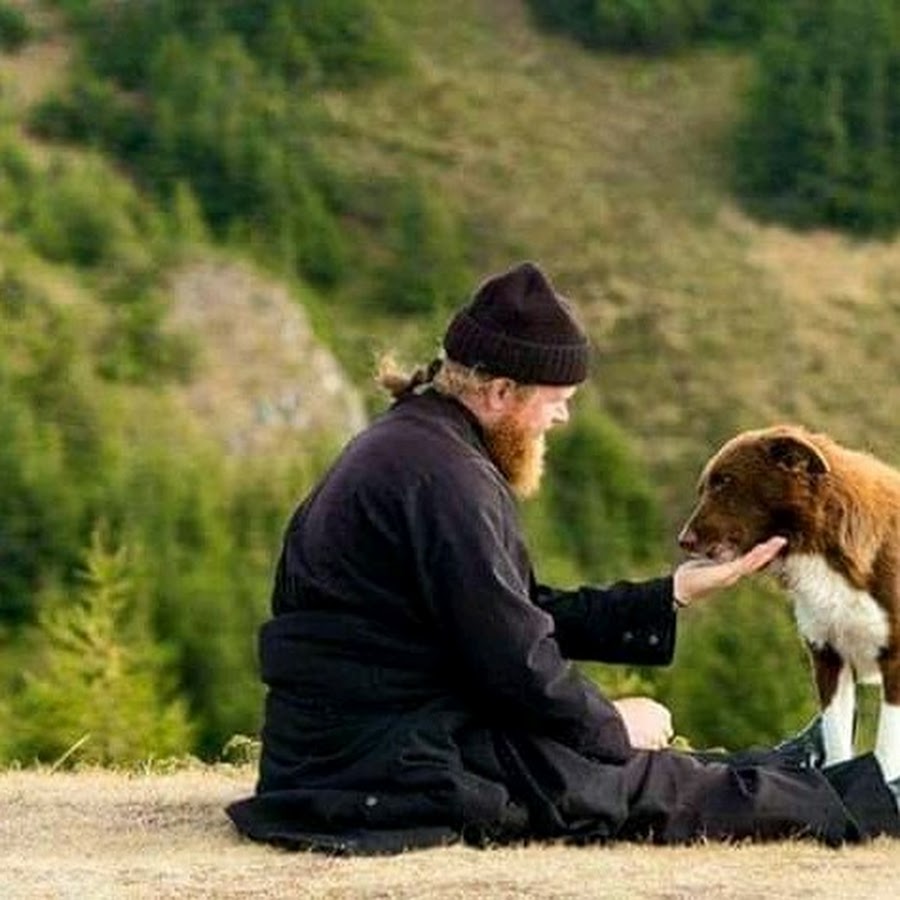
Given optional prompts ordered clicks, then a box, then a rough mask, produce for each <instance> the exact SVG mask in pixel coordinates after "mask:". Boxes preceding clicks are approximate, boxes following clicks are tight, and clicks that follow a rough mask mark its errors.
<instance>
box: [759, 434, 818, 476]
mask: <svg viewBox="0 0 900 900" xmlns="http://www.w3.org/2000/svg"><path fill="white" fill-rule="evenodd" d="M766 452H767V453H768V456H769V459H771V460H772V462H774V463H776V464H777V465H779V466H781V467H782V468H783V469H787V470H788V471H790V472H806V473H808V474H810V475H824V474H825V473H826V472H829V471H830V470H831V467H830V466H829V465H828V460H827V459H825V457H824V456H823V455H822V453H821V451H820V450H819V448H818V447H816V446H815V444H813V443H811V442H810V441H807V440H804V439H803V438H801V437H798V436H796V435H779V436H778V437H773V438H770V439H769V441H768V443H767V446H766Z"/></svg>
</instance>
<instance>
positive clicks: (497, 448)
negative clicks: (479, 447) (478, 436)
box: [484, 418, 546, 499]
mask: <svg viewBox="0 0 900 900" xmlns="http://www.w3.org/2000/svg"><path fill="white" fill-rule="evenodd" d="M484 437H485V443H486V444H487V448H488V452H489V453H490V455H491V459H492V460H493V461H494V464H495V465H496V466H497V468H498V469H499V470H500V471H501V473H502V474H503V476H504V477H505V478H506V480H507V481H508V482H509V484H510V487H511V488H512V489H513V492H514V493H515V494H516V496H518V497H521V498H522V499H525V498H527V497H531V496H533V495H534V494H536V493H537V490H538V488H539V487H540V486H541V477H542V476H543V474H544V452H545V450H546V444H545V441H544V436H543V435H539V436H538V437H533V436H532V435H530V434H528V433H527V432H526V431H524V430H523V429H522V428H521V427H520V426H519V425H517V424H516V423H515V422H514V421H513V420H512V419H510V418H505V419H501V420H500V421H499V422H498V423H497V424H496V425H494V426H493V427H491V428H486V429H485V435H484Z"/></svg>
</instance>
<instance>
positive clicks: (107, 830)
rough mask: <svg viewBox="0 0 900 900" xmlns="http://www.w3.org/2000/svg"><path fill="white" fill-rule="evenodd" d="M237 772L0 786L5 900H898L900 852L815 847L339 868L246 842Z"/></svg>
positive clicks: (460, 854)
mask: <svg viewBox="0 0 900 900" xmlns="http://www.w3.org/2000/svg"><path fill="white" fill-rule="evenodd" d="M252 783H253V773H252V771H251V770H249V769H241V768H231V767H224V768H200V767H198V768H195V769H186V770H183V771H178V772H175V773H173V774H146V775H144V774H142V775H125V774H121V773H115V772H109V771H87V772H80V773H75V774H73V773H56V774H48V773H46V772H40V771H22V772H16V771H13V772H7V773H4V774H0V810H2V815H0V894H2V896H3V897H4V898H5V900H13V898H62V897H79V898H80V897H90V898H98V900H99V898H112V897H153V898H156V897H160V898H162V897H178V898H183V897H188V898H189V897H216V898H229V897H279V898H280V897H292V898H304V897H310V898H312V897H315V898H352V897H367V898H370V897H378V898H431V897H436V898H457V897H458V898H463V897H465V898H471V897H490V898H515V897H534V898H537V897H541V898H569V897H571V898H576V897H577V898H587V897H604V898H610V900H618V898H622V900H625V898H628V900H641V898H659V900H662V898H665V900H677V898H688V897H697V896H702V897H711V898H713V897H714V898H734V900H738V898H740V900H750V898H763V897H765V898H770V897H777V898H797V900H801V898H802V900H808V898H809V897H810V896H825V897H828V896H832V897H843V898H861V900H862V898H865V900H876V898H882V897H883V898H887V897H894V896H896V882H897V879H898V877H900V852H898V851H900V846H898V844H897V843H896V842H890V841H877V842H875V843H873V844H870V845H868V846H864V847H848V848H845V849H842V850H829V849H826V848H822V847H819V846H817V845H814V844H811V843H783V844H776V845H765V846H752V845H744V846H739V847H726V846H719V845H706V846H697V847H691V848H656V847H644V846H633V845H622V846H612V847H586V848H573V847H558V846H550V847H528V848H516V849H503V850H488V851H483V850H473V849H469V848H465V847H449V848H444V849H434V850H425V851H419V852H415V853H408V854H404V855H401V856H396V857H385V858H355V859H336V858H329V857H325V856H321V855H318V854H306V853H299V854H292V853H285V852H282V851H279V850H275V849H273V848H269V847H266V846H260V845H256V844H252V843H250V842H247V841H244V840H242V839H240V838H239V837H238V836H237V835H236V834H235V833H234V831H233V830H232V828H231V826H230V823H229V822H228V820H227V819H226V817H225V815H224V813H223V811H222V808H223V806H224V805H225V804H226V803H228V802H229V801H231V800H233V799H235V798H237V797H240V796H243V795H245V794H246V793H247V792H248V791H250V790H251V789H252Z"/></svg>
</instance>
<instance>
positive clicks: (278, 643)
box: [229, 263, 900, 852]
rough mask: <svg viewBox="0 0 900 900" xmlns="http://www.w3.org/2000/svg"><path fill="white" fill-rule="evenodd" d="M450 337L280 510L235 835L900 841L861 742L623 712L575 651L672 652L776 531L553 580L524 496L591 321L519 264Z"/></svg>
mask: <svg viewBox="0 0 900 900" xmlns="http://www.w3.org/2000/svg"><path fill="white" fill-rule="evenodd" d="M443 344H444V351H445V357H444V358H443V359H442V360H440V361H438V362H436V363H435V364H432V366H430V367H429V368H428V370H427V371H424V372H423V371H420V372H418V373H417V374H416V375H415V376H413V377H412V378H409V379H404V378H401V377H399V376H398V375H397V373H395V372H384V373H383V379H382V380H383V383H384V384H385V385H386V386H387V387H388V388H389V389H390V390H391V392H392V393H393V394H394V396H395V398H396V402H395V403H394V404H393V406H392V407H391V408H390V410H389V411H388V412H386V413H385V414H384V415H382V416H381V417H380V418H378V419H377V420H376V421H375V422H374V423H373V424H372V425H371V426H370V427H369V428H367V429H366V430H365V431H364V432H363V433H362V434H360V435H358V436H357V437H356V438H355V439H354V440H352V441H351V442H350V444H349V445H348V447H347V448H346V449H345V450H344V452H343V453H342V455H341V456H340V458H339V459H338V460H337V462H336V463H335V464H334V466H333V467H332V468H331V470H330V471H329V472H328V473H327V474H326V476H325V477H324V478H323V479H322V481H321V483H320V484H319V485H318V486H317V487H316V488H315V489H314V490H313V491H312V492H311V493H310V495H309V496H308V497H307V498H306V499H305V500H304V501H303V503H302V504H301V505H300V507H299V508H298V509H297V510H296V512H295V513H294V515H293V517H292V519H291V521H290V525H289V527H288V529H287V533H286V536H285V539H284V546H283V549H282V554H281V558H280V561H279V564H278V568H277V573H276V577H275V586H274V592H273V598H272V613H273V615H272V618H271V620H270V621H268V622H267V623H266V624H265V625H264V626H263V628H262V630H261V635H260V656H261V665H262V677H263V680H264V682H265V683H266V685H267V686H268V695H267V699H266V707H265V723H264V728H263V733H262V758H261V761H260V773H259V783H258V786H257V792H256V795H255V796H253V797H251V798H248V799H246V800H242V801H240V802H237V803H234V804H232V805H231V806H230V807H229V814H230V815H231V817H232V819H233V821H234V822H235V824H236V825H237V827H238V828H239V829H240V831H241V832H243V833H244V834H246V835H248V836H250V837H252V838H255V839H258V840H265V841H271V842H275V843H279V844H283V845H287V846H294V847H309V848H316V849H325V850H331V851H340V852H386V851H394V850H400V849H403V848H406V847H413V846H425V845H429V844H434V843H441V842H450V841H453V840H456V839H459V838H462V839H464V840H467V841H470V842H475V843H482V842H486V841H510V840H520V839H525V838H548V839H551V838H566V839H572V840H577V841H579V842H585V841H600V840H610V839H651V840H653V841H656V842H660V843H675V842H686V841H691V840H695V839H698V838H701V837H703V838H721V839H732V838H746V837H751V838H760V839H763V838H780V837H786V836H792V835H809V836H813V837H816V838H819V839H821V840H822V841H825V842H828V843H831V844H837V843H841V842H844V841H854V840H860V839H863V838H866V837H869V836H871V835H873V834H878V833H892V834H898V833H900V820H898V813H897V806H896V800H895V797H894V796H893V794H892V791H891V790H890V786H888V785H886V783H885V782H884V779H883V777H882V775H881V771H880V769H879V767H878V764H877V762H876V761H875V760H874V758H873V757H871V756H869V757H861V758H859V759H857V760H853V761H851V762H850V763H847V764H844V765H843V766H841V767H836V768H835V769H833V770H820V769H818V768H816V767H815V766H814V765H807V764H805V763H807V762H809V761H808V760H805V759H803V758H802V757H803V756H804V755H805V752H806V751H805V744H804V741H798V742H794V743H793V744H791V745H789V746H788V747H785V748H782V749H781V750H775V751H768V752H763V753H757V754H753V753H750V754H743V755H741V756H735V757H721V758H717V757H715V756H705V757H702V758H701V757H700V756H699V755H697V756H695V755H691V754H687V753H683V752H676V751H674V750H669V749H665V748H666V746H667V744H668V743H669V741H670V739H671V737H672V725H671V717H670V715H669V713H668V711H667V710H666V709H665V708H664V707H663V706H661V705H660V704H658V703H656V702H654V701H652V700H649V699H647V698H630V699H625V700H620V701H617V702H613V701H610V700H609V699H607V698H606V697H605V696H603V694H602V693H601V692H600V691H599V690H598V689H597V688H596V687H595V686H594V684H593V683H591V682H590V681H589V680H587V679H586V678H585V677H583V676H582V675H581V674H580V673H579V671H578V670H577V669H576V668H575V667H574V666H573V665H572V664H571V663H570V662H569V661H568V660H569V659H592V660H600V661H605V662H614V663H631V664H638V665H644V664H664V663H667V662H669V661H670V660H671V657H672V653H673V648H674V643H675V630H676V628H675V625H676V616H677V609H678V607H679V606H683V605H686V604H687V603H689V602H690V601H692V600H694V599H695V598H697V597H700V596H702V595H706V594H708V593H709V592H711V591H713V590H715V589H717V588H720V587H723V586H725V585H728V584H732V583H734V582H735V581H737V580H738V579H739V578H741V577H743V576H745V575H748V574H750V573H752V572H754V571H757V570H759V569H760V568H762V567H763V566H765V565H766V564H767V563H768V562H769V561H770V560H771V559H772V558H773V557H774V556H775V555H776V554H777V553H778V551H779V550H780V549H781V547H782V546H783V544H784V541H783V539H781V538H777V537H775V538H773V539H771V540H769V541H768V542H766V543H764V544H761V545H759V546H758V547H756V548H754V549H753V550H751V551H750V552H749V553H748V554H747V555H746V556H744V557H742V558H740V559H738V560H735V561H733V562H730V563H724V564H719V565H704V566H698V565H695V564H690V563H686V564H683V565H681V566H679V567H678V568H677V569H676V570H675V572H674V575H673V576H669V577H662V578H659V579H655V580H652V581H649V582H646V583H640V584H635V583H619V584H616V585H613V586H611V587H609V588H606V589H601V588H597V587H582V588H580V589H577V590H568V591H564V590H555V589H552V588H550V587H546V586H544V585H542V584H540V583H538V581H537V580H536V578H535V575H534V573H533V571H532V567H531V564H530V562H529V556H528V551H527V549H526V547H525V543H524V540H523V537H522V533H521V530H520V527H519V524H518V521H517V511H516V502H515V495H519V496H526V495H528V494H529V493H532V492H533V491H535V490H536V489H537V487H538V484H539V481H540V475H541V469H542V462H543V450H544V435H545V433H546V432H547V430H548V429H549V428H551V427H552V426H554V425H558V424H563V423H565V422H566V420H567V418H568V403H569V401H570V400H571V398H572V396H573V394H574V393H575V390H576V386H577V385H578V384H579V383H580V382H582V381H583V380H584V379H585V377H586V375H587V363H588V341H587V338H586V335H585V333H584V331H583V330H582V328H581V327H580V326H579V324H578V323H577V322H576V320H575V318H574V317H573V314H572V310H571V309H570V307H569V305H568V304H567V303H566V301H565V299H564V298H562V297H560V296H559V295H558V294H557V293H556V292H555V290H554V289H553V287H552V286H551V284H550V283H549V282H548V280H547V279H546V277H545V276H544V275H543V273H542V272H541V271H540V269H538V268H537V267H536V266H534V265H533V264H530V263H526V264H523V265H520V266H518V267H516V268H514V269H512V270H510V271H508V272H505V273H503V274H500V275H498V276H495V277H493V278H490V279H488V280H487V281H486V282H485V283H484V284H482V285H481V287H480V288H479V289H478V290H477V292H476V293H475V295H474V297H473V298H472V300H471V302H470V303H469V304H468V305H467V306H466V307H465V308H463V309H462V310H460V311H459V313H458V314H457V315H456V316H455V318H454V319H453V320H452V322H451V323H450V326H449V328H448V330H447V333H446V335H445V336H444V342H443ZM585 499H586V502H589V499H590V498H585ZM814 737H815V736H814V735H813V739H812V740H811V741H810V744H811V747H810V750H811V752H812V753H813V754H814V751H815V749H816V748H815V746H814V744H815V740H814ZM798 750H799V753H798Z"/></svg>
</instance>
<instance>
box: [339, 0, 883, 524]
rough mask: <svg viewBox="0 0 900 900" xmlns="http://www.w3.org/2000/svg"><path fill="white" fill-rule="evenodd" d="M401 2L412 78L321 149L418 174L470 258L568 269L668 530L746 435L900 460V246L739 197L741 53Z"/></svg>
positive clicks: (365, 98) (397, 11)
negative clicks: (643, 49) (462, 235)
mask: <svg viewBox="0 0 900 900" xmlns="http://www.w3.org/2000/svg"><path fill="white" fill-rule="evenodd" d="M387 5H388V6H390V7H391V9H392V11H393V12H394V15H395V16H396V17H397V19H398V20H400V21H402V22H403V23H404V24H403V27H404V31H405V33H406V34H408V36H409V43H410V45H411V46H412V47H413V50H414V59H415V63H416V71H417V75H418V77H417V78H415V79H406V80H388V81H385V82H384V83H382V84H380V85H378V86H377V87H374V88H373V89H371V90H367V91H364V92H360V93H353V94H348V93H340V94H334V95H333V96H331V97H330V98H329V110H330V111H331V113H332V114H333V116H334V117H335V118H336V119H337V120H338V121H339V122H340V123H341V126H342V127H341V129H340V130H339V132H338V135H337V136H336V137H335V138H334V139H333V142H332V143H331V145H330V146H329V152H331V153H333V154H334V156H335V158H338V159H340V160H341V161H342V163H343V165H344V166H346V167H347V168H348V169H349V170H351V171H354V172H356V173H359V174H361V175H362V174H364V173H366V172H391V171H396V170H399V169H403V168H405V167H408V166H409V165H411V164H412V165H415V166H416V167H417V168H418V169H419V170H420V171H422V172H423V173H425V176H426V177H427V179H428V180H429V182H432V183H433V184H434V185H435V188H434V189H435V190H439V191H441V192H443V194H444V195H445V196H446V197H447V198H450V199H451V200H452V202H453V203H454V205H455V206H456V207H457V208H458V209H460V211H461V212H462V213H463V214H464V215H465V216H466V217H467V219H468V222H469V225H470V227H471V228H472V229H473V231H474V233H475V234H476V235H477V240H476V241H475V246H476V247H477V248H478V258H477V265H476V270H483V271H489V270H492V269H495V268H497V267H500V266H503V265H505V264H506V263H507V262H508V261H509V260H510V259H513V258H520V257H524V256H528V257H532V258H535V259H538V260H540V261H541V262H542V263H543V264H544V265H545V266H546V267H547V268H548V269H549V271H551V272H552V273H553V274H554V275H555V276H556V279H557V281H558V283H559V285H560V287H561V288H562V289H563V290H564V291H566V292H567V293H568V294H570V295H571V296H572V297H573V298H575V300H576V301H577V302H578V303H579V305H580V308H581V310H582V312H583V314H584V316H585V318H586V319H587V321H588V322H589V324H590V327H591V331H592V335H593V337H594V339H595V341H596V345H597V348H598V358H597V366H596V372H595V380H596V382H597V384H598V386H599V396H600V397H601V398H602V400H601V402H602V403H603V404H604V405H605V406H606V408H607V409H608V410H609V411H610V412H612V413H613V415H614V416H615V417H616V418H617V419H618V420H619V421H620V422H622V423H623V424H624V425H625V426H626V428H627V429H629V430H630V431H631V432H632V433H634V434H635V435H637V436H638V437H639V438H640V441H641V449H642V452H643V454H644V456H645V457H646V459H647V460H648V462H649V463H650V465H651V466H652V469H653V471H654V473H655V475H656V477H657V479H658V481H659V483H660V484H661V485H662V487H663V489H664V491H665V494H666V498H667V502H666V508H667V512H668V514H669V517H670V520H671V521H673V522H674V521H675V520H676V519H677V518H678V517H679V516H680V515H682V514H683V513H684V512H685V510H686V508H687V506H688V505H689V503H690V500H691V489H692V482H693V479H694V477H695V475H696V473H697V471H698V469H699V466H700V464H701V462H702V460H703V459H704V458H705V456H706V455H707V454H708V453H709V452H710V451H711V450H712V449H713V447H714V446H715V445H716V444H717V443H718V442H721V441H722V440H724V439H725V438H726V437H728V436H729V435H730V434H731V433H732V432H733V431H734V430H736V429H740V428H744V427H753V426H758V425H762V424H765V423H768V422H771V421H775V420H780V419H796V420H800V421H803V422H805V423H806V424H808V425H809V426H811V427H813V428H817V429H824V430H828V431H830V432H832V433H833V435H834V436H835V437H837V438H839V439H843V440H845V441H847V442H850V443H853V444H860V445H863V446H868V447H871V448H873V449H875V450H877V451H879V452H881V453H882V454H884V455H885V456H887V457H888V458H889V459H894V460H900V425H898V424H897V422H896V417H895V416H894V415H893V414H892V410H893V409H894V408H895V406H896V403H897V400H898V399H900V396H898V392H900V383H898V381H897V379H896V377H895V374H894V369H895V367H894V352H893V349H892V347H891V342H890V340H889V339H888V340H886V339H885V337H886V336H887V335H890V334H892V333H893V332H894V330H895V329H896V327H897V325H898V324H900V244H898V243H897V242H893V243H877V242H871V243H856V242H854V241H853V240H850V239H847V238H842V237H839V236H836V235H834V234H829V233H822V232H819V233H806V234H802V233H795V232H791V231H788V230H784V229H780V228H777V227H772V226H763V225H759V224H756V223H754V222H753V221H751V220H749V219H748V218H747V217H746V216H745V215H744V214H743V213H742V212H741V211H740V209H738V208H737V207H736V205H735V203H734V201H733V199H732V197H731V196H730V194H729V192H728V188H727V181H728V175H729V170H728V166H729V162H728V159H729V157H728V141H729V138H730V128H731V126H732V124H733V122H734V120H735V117H736V115H737V114H738V111H739V104H740V99H741V91H742V87H743V85H744V84H745V82H746V78H747V74H748V71H749V67H750V61H749V60H748V59H746V58H742V57H740V56H738V55H736V54H734V53H727V54H726V53H724V52H714V51H704V52H702V53H697V54H692V55H687V56H683V57H680V58H676V59H667V60H650V61H648V60H643V59H636V58H626V57H619V56H614V55H598V54H593V53H588V52H585V51H584V50H582V49H580V48H579V47H577V46H575V45H574V44H572V43H570V42H568V41H566V40H564V39H558V38H548V37H546V36H545V35H542V34H539V33H537V32H535V31H534V30H533V28H532V25H531V23H530V21H529V19H528V16H527V14H526V11H525V9H524V6H523V4H522V3H521V2H519V0H492V2H490V3H486V2H479V0H450V2H447V3H428V2H423V3H418V4H405V3H402V2H395V3H392V4H387ZM409 7H414V8H415V9H414V10H410V9H409ZM357 339H358V340H364V339H363V338H362V337H361V336H360V337H358V338H357ZM412 342H413V341H411V343H412ZM423 346H424V345H423V343H422V339H421V338H420V339H419V347H420V348H421V347H423ZM425 349H428V348H427V346H425Z"/></svg>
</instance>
